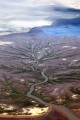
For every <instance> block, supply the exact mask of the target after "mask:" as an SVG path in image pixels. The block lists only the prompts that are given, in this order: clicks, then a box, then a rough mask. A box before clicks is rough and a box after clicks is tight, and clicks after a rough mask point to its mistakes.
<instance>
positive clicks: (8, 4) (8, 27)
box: [0, 0, 80, 35]
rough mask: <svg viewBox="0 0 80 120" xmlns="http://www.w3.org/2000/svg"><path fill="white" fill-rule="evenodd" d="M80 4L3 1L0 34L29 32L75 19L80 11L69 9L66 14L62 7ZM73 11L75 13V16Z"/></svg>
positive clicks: (52, 0)
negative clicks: (58, 20) (67, 19)
mask: <svg viewBox="0 0 80 120" xmlns="http://www.w3.org/2000/svg"><path fill="white" fill-rule="evenodd" d="M79 4H80V2H77V0H70V1H68V0H67V1H65V0H2V1H0V34H1V35H2V34H3V32H4V34H7V33H8V34H9V33H13V32H22V31H28V30H29V29H31V28H33V27H38V26H47V25H51V24H52V23H53V21H55V20H57V19H59V18H61V19H63V18H64V19H65V18H66V17H67V18H69V19H70V18H75V17H76V16H77V15H78V14H79V10H76V9H75V11H74V9H72V8H69V10H68V12H66V11H65V7H62V6H71V5H75V6H78V5H79ZM59 5H60V6H61V8H60V6H59ZM73 7H74V6H73ZM52 8H53V10H52ZM54 8H55V9H54ZM58 8H59V9H58ZM64 11H65V12H64ZM69 11H70V13H69ZM71 11H74V12H73V14H72V12H71Z"/></svg>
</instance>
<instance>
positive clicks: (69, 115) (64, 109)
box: [26, 71, 80, 120]
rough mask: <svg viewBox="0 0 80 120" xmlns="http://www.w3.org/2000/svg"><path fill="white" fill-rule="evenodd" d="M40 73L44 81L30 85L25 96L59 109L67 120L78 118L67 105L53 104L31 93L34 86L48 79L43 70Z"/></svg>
mask: <svg viewBox="0 0 80 120" xmlns="http://www.w3.org/2000/svg"><path fill="white" fill-rule="evenodd" d="M41 75H42V76H43V77H44V81H42V82H40V83H35V84H33V85H32V86H31V88H30V90H29V92H28V93H27V95H26V96H27V97H29V98H32V99H34V100H36V101H38V102H40V103H42V104H44V105H46V106H49V107H53V108H54V109H56V110H60V111H61V112H62V113H64V114H65V115H66V116H67V118H68V119H69V120H80V119H79V118H78V117H76V116H75V115H74V114H73V113H72V112H71V110H70V109H69V108H67V107H65V106H62V105H55V104H51V103H47V102H44V101H43V100H42V99H40V98H38V97H36V96H33V95H32V92H33V91H34V89H35V87H36V86H37V85H41V84H44V83H46V82H47V81H48V77H47V76H46V75H45V72H44V71H42V72H41Z"/></svg>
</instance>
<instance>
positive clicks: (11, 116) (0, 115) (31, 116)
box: [0, 107, 53, 118]
mask: <svg viewBox="0 0 80 120" xmlns="http://www.w3.org/2000/svg"><path fill="white" fill-rule="evenodd" d="M52 108H53V107H49V108H48V110H47V112H45V113H41V114H40V115H3V114H0V118H36V117H42V116H44V115H46V114H48V113H49V112H51V110H52Z"/></svg>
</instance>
